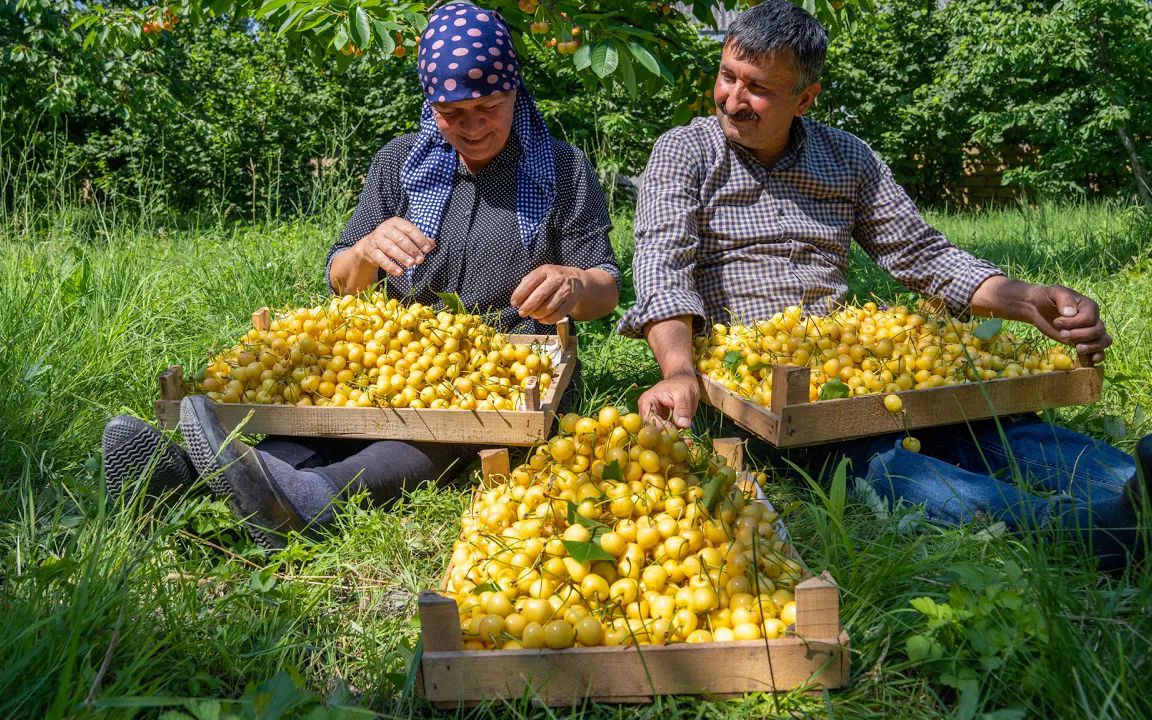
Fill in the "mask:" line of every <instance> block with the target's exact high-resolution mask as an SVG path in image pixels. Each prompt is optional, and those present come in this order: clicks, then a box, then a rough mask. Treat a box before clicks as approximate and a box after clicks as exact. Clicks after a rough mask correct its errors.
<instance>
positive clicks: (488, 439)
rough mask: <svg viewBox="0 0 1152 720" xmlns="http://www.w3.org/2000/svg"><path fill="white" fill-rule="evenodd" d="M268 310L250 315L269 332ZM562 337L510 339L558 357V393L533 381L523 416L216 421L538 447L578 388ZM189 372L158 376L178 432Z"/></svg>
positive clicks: (564, 329) (166, 416)
mask: <svg viewBox="0 0 1152 720" xmlns="http://www.w3.org/2000/svg"><path fill="white" fill-rule="evenodd" d="M268 323H269V316H268V308H262V309H261V310H258V311H257V312H255V313H253V314H252V325H253V327H255V328H257V329H266V328H267V327H268ZM556 332H557V334H556V335H508V336H507V337H508V341H509V342H513V343H518V344H537V345H542V346H543V348H544V349H546V350H547V351H548V352H549V353H551V354H552V357H553V361H554V363H555V365H554V371H553V376H552V377H553V382H552V385H551V386H550V387H549V388H548V389H547V390H545V391H544V393H543V396H541V394H540V392H539V390H538V389H537V387H536V384H535V378H532V379H530V380H529V383H528V384H527V387H525V389H524V409H523V410H450V409H435V410H433V409H413V408H381V407H368V408H361V407H315V406H311V407H300V406H296V405H258V404H253V403H216V405H215V410H216V414H217V415H218V416H219V417H220V420H221V422H222V423H223V424H224V425H225V426H226V427H227V428H228V429H229V430H231V429H233V428H235V427H237V426H239V425H241V424H243V428H244V432H248V433H256V434H264V435H292V436H314V437H335V438H355V439H372V440H385V439H386V440H412V441H418V442H445V443H464V444H478V445H533V444H535V443H536V442H539V441H540V440H542V439H544V438H545V437H547V436H548V433H549V431H550V430H551V427H552V419H553V417H554V416H555V414H556V406H557V404H558V403H559V401H560V398H561V397H562V396H563V394H564V390H565V389H566V388H567V387H568V383H569V382H571V380H572V372H573V370H574V369H575V365H576V337H575V335H573V334H571V332H570V330H569V324H568V319H567V318H565V319H563V320H561V321H560V322H559V323H557V324H556ZM184 395H185V390H184V380H183V369H182V368H181V367H180V366H179V365H174V366H172V367H170V368H168V369H167V370H165V371H164V372H162V373H161V374H160V399H159V400H157V401H156V418H157V420H158V421H159V423H160V425H161V426H163V427H165V428H168V429H172V428H175V427H176V426H177V424H178V423H179V421H180V400H181V399H182V398H183V397H184Z"/></svg>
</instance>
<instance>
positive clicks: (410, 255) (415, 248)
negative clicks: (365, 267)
mask: <svg viewBox="0 0 1152 720" xmlns="http://www.w3.org/2000/svg"><path fill="white" fill-rule="evenodd" d="M353 247H354V249H355V251H356V254H357V256H358V257H359V258H360V259H361V260H362V261H363V262H365V263H370V264H372V265H375V266H376V267H379V268H381V269H383V270H384V272H386V273H388V274H389V275H394V276H399V275H403V274H404V271H405V270H407V269H409V268H413V267H415V266H417V265H419V264H420V263H422V262H424V256H425V255H427V254H428V253H430V252H432V251H433V250H434V249H436V242H435V241H434V240H432V239H431V238H429V237H428V236H427V235H425V234H424V233H422V232H420V228H418V227H416V226H415V225H413V224H412V223H410V222H408V221H407V220H405V219H404V218H402V217H391V218H388V219H387V220H385V221H384V222H382V223H380V224H379V225H377V226H376V229H375V230H373V231H372V232H370V233H368V234H367V235H365V236H364V237H362V238H360V241H359V242H357V243H356V245H355V246H353Z"/></svg>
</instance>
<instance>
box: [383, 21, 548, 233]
mask: <svg viewBox="0 0 1152 720" xmlns="http://www.w3.org/2000/svg"><path fill="white" fill-rule="evenodd" d="M418 60H419V62H418V74H419V76H420V84H421V86H422V87H423V88H424V96H425V97H424V107H423V109H422V110H421V111H420V136H419V138H418V139H417V141H416V145H415V147H413V149H412V153H411V154H410V155H409V156H408V159H407V161H405V163H404V167H403V171H402V173H401V178H400V184H401V185H402V186H403V188H404V190H405V191H406V192H407V193H408V197H409V207H410V211H409V212H410V215H411V218H410V219H411V220H412V223H413V224H414V225H416V227H418V228H420V230H421V231H422V232H423V233H424V234H425V235H427V236H428V237H431V238H436V236H437V234H438V233H439V231H440V222H441V219H442V216H443V213H444V208H445V207H446V206H447V204H448V196H449V195H450V194H451V193H452V184H453V177H454V174H455V170H456V151H455V149H453V148H452V146H451V145H449V144H448V142H447V141H446V140H445V139H444V136H443V135H441V134H440V129H439V128H437V127H436V121H435V119H434V118H433V116H432V105H431V103H433V102H455V101H457V100H469V99H473V98H479V97H484V96H485V95H491V94H492V93H496V92H503V91H507V90H513V89H514V90H516V91H517V92H516V106H515V108H514V111H513V118H512V126H513V128H514V129H515V131H516V133H515V134H516V137H518V138H519V140H520V145H521V147H522V152H521V154H520V160H519V163H518V165H517V167H516V218H517V220H518V221H519V224H520V240H521V242H522V243H523V245H524V247H528V245H529V244H531V242H532V239H533V238H534V237H535V236H536V233H537V231H538V230H539V228H540V225H541V223H543V221H544V217H545V216H546V215H547V214H548V210H549V208H551V207H552V201H553V200H554V198H555V196H556V161H555V158H554V156H553V153H552V135H551V134H550V133H549V132H548V128H547V126H545V125H544V118H542V117H541V116H540V111H539V110H537V109H536V103H535V101H533V100H532V96H531V95H530V94H529V92H528V88H526V87H525V86H524V81H523V80H522V79H521V77H520V73H519V68H518V65H519V60H518V59H517V57H516V50H515V49H513V47H512V35H511V33H510V32H509V30H508V26H507V25H505V24H504V20H503V19H502V18H501V17H500V16H499V15H498V14H496V13H495V12H492V11H491V10H485V9H484V8H480V7H477V6H475V5H471V4H468V3H460V2H456V3H451V4H449V5H445V6H444V7H442V8H440V9H438V10H436V12H434V13H433V14H432V16H431V17H430V18H429V19H428V27H427V29H426V30H425V31H424V35H423V36H422V37H421V38H420V54H419V58H418Z"/></svg>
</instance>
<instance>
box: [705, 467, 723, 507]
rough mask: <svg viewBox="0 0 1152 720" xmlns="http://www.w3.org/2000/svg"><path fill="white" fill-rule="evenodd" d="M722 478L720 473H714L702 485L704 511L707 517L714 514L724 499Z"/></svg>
mask: <svg viewBox="0 0 1152 720" xmlns="http://www.w3.org/2000/svg"><path fill="white" fill-rule="evenodd" d="M725 489H726V488H725V483H724V477H723V476H722V475H721V474H720V473H716V474H715V475H713V476H712V477H710V478H708V482H707V483H705V484H704V497H703V498H702V499H703V502H704V509H705V510H707V511H708V514H709V515H713V514H715V512H716V508H717V507H718V506H719V505H720V501H721V500H723V499H724V490H725Z"/></svg>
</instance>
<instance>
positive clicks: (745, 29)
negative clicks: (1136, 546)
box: [620, 0, 1152, 555]
mask: <svg viewBox="0 0 1152 720" xmlns="http://www.w3.org/2000/svg"><path fill="white" fill-rule="evenodd" d="M826 50H827V35H826V33H825V31H824V29H823V27H821V26H820V24H819V22H817V21H816V19H815V18H813V17H812V16H811V15H810V14H808V13H807V12H805V11H804V10H801V9H799V8H797V7H795V6H794V5H792V4H790V3H788V2H785V0H766V2H763V3H761V4H759V5H757V6H755V7H753V8H752V9H750V10H748V11H747V12H745V13H744V14H742V15H741V16H740V17H738V18H737V19H736V21H735V22H734V23H733V24H732V26H731V27H730V28H729V30H728V34H727V37H726V38H725V43H724V48H723V53H722V56H721V62H720V70H719V73H718V75H717V78H716V84H715V88H714V96H715V102H716V116H715V117H708V118H697V119H696V120H694V121H693V122H692V123H691V124H690V125H688V126H685V127H679V128H676V129H673V130H671V131H669V132H667V133H665V134H664V135H663V136H662V137H661V138H660V139H659V140H658V141H657V143H656V145H655V147H654V149H653V152H652V157H651V159H650V160H649V163H648V168H647V170H646V172H645V175H644V181H643V186H642V189H641V192H640V197H639V202H638V205H637V211H636V220H635V238H636V255H635V259H634V274H635V284H636V292H637V301H636V304H635V306H634V307H632V308H631V309H630V310H629V311H628V313H627V314H626V315H625V316H624V318H623V319H622V320H621V322H620V332H621V333H623V334H626V335H632V336H639V335H643V336H644V337H645V338H646V339H647V340H648V344H649V345H650V346H651V348H652V352H653V354H654V355H655V356H656V359H657V361H658V363H659V365H660V369H661V372H662V374H663V378H664V379H663V380H661V381H660V382H659V383H657V384H656V385H655V386H653V387H652V388H651V389H650V390H648V391H647V392H646V393H644V394H643V395H642V396H641V398H640V403H639V409H640V412H641V413H642V414H643V415H645V416H655V417H659V418H662V419H665V420H666V421H669V422H671V423H673V424H675V425H676V426H678V427H682V428H684V427H688V426H689V424H690V423H691V420H692V416H693V415H694V413H695V411H696V408H697V404H698V402H699V385H698V383H697V380H696V376H695V372H694V367H693V361H692V336H693V333H694V332H701V331H704V330H705V329H706V328H707V327H708V326H710V325H711V323H713V322H718V321H728V320H729V319H730V318H731V317H733V316H734V317H736V318H739V319H743V320H758V319H763V318H768V317H770V316H771V315H772V314H774V313H776V312H779V311H781V310H783V309H784V308H785V307H787V306H790V305H801V306H803V308H804V309H805V311H807V312H811V313H815V314H825V313H827V312H828V311H829V308H830V306H833V305H836V304H839V303H843V302H844V301H845V299H846V296H847V291H848V288H847V283H846V276H847V271H848V258H849V247H850V243H851V242H852V241H853V240H854V241H856V242H857V243H859V244H860V246H861V247H862V248H863V249H864V250H865V251H866V252H867V253H868V254H869V255H870V256H871V257H872V258H873V259H875V260H876V261H877V262H878V263H879V265H880V266H881V267H883V268H884V269H886V270H887V271H888V272H889V273H891V274H892V275H893V276H894V277H895V278H896V279H897V280H898V281H899V282H900V283H902V284H903V285H905V286H907V287H909V288H911V289H913V290H916V291H918V292H921V293H923V294H925V295H929V296H933V297H937V298H940V299H941V300H943V301H944V302H945V303H946V304H947V305H948V307H949V308H950V309H951V310H952V311H954V312H960V311H966V310H970V311H971V312H973V313H975V314H977V315H994V316H996V317H1001V318H1008V319H1012V320H1021V321H1024V322H1028V323H1031V324H1033V325H1035V326H1036V327H1037V328H1039V329H1040V330H1041V331H1042V332H1043V333H1044V334H1046V335H1048V336H1049V337H1051V338H1054V339H1056V340H1058V341H1060V342H1064V343H1067V344H1069V345H1074V346H1075V348H1076V351H1077V353H1078V354H1079V356H1080V359H1081V361H1082V362H1084V363H1086V364H1089V365H1091V364H1094V363H1099V362H1101V361H1103V359H1104V350H1105V349H1106V348H1107V347H1108V346H1109V345H1110V344H1111V342H1112V340H1111V338H1110V337H1109V335H1108V333H1107V331H1106V330H1105V328H1104V324H1103V322H1102V321H1101V319H1100V313H1099V309H1098V307H1097V305H1096V303H1095V302H1094V301H1093V300H1092V299H1091V298H1088V297H1086V296H1084V295H1082V294H1080V293H1078V292H1076V291H1074V290H1071V289H1069V288H1067V287H1064V286H1061V285H1049V286H1038V285H1032V284H1030V283H1026V282H1021V281H1019V280H1014V279H1012V278H1009V277H1007V276H1006V275H1005V274H1004V273H1002V272H1001V271H1000V270H999V269H997V268H996V267H995V266H994V265H992V264H991V263H988V262H986V261H983V260H980V259H977V258H975V257H973V256H971V255H970V254H968V253H966V252H964V251H962V250H960V249H959V248H957V247H955V246H953V245H952V244H951V243H949V242H948V240H947V239H946V238H944V236H943V235H941V234H940V233H939V232H938V231H937V230H935V229H934V228H932V227H931V226H929V225H928V224H927V223H926V222H925V221H924V220H923V218H922V217H921V216H920V214H919V213H918V212H917V210H916V207H915V206H914V205H913V203H912V202H911V200H910V199H909V198H908V196H907V194H906V193H905V192H904V191H903V189H902V188H900V187H899V186H898V185H897V184H896V183H895V181H894V180H893V179H892V175H891V172H890V171H889V169H888V168H887V166H886V165H885V164H884V162H883V161H882V160H880V158H879V157H878V156H877V155H876V154H875V153H874V152H872V150H871V149H870V148H869V147H868V146H867V145H865V144H864V143H863V142H862V141H860V140H859V139H857V138H856V137H854V136H852V135H850V134H848V133H846V132H842V131H839V130H835V129H833V128H830V127H827V126H825V125H822V124H820V123H818V122H815V121H812V120H810V119H808V118H805V117H804V114H805V113H806V112H807V110H808V109H809V108H810V107H811V106H812V103H813V102H814V101H815V100H816V97H817V96H818V95H819V93H820V82H819V78H820V73H821V71H822V69H823V66H824V59H825V54H826ZM1003 424H1004V426H1005V432H1006V436H1007V438H1008V441H1009V443H1008V444H1009V446H1010V448H1011V450H1010V451H1008V450H1006V449H1005V448H1004V447H1002V446H1001V444H1000V433H999V431H998V430H997V429H996V427H995V426H994V425H992V426H988V425H987V424H985V425H981V424H975V425H973V426H972V427H959V428H949V429H947V430H944V431H939V432H936V433H932V434H930V435H931V436H932V437H931V438H928V439H926V440H925V442H924V455H916V454H914V453H910V452H907V451H905V450H903V449H902V448H900V447H894V445H895V444H896V443H895V441H894V438H891V437H889V438H883V439H881V440H880V441H877V440H875V439H873V440H870V441H864V442H857V443H846V444H845V445H844V446H842V447H841V448H840V450H842V451H843V452H844V453H845V454H847V455H849V456H850V457H853V458H855V459H856V461H857V467H858V468H859V464H860V463H863V462H866V463H868V477H867V479H868V480H869V481H871V482H872V484H873V485H874V487H875V488H876V490H877V492H879V493H880V494H881V495H882V496H885V497H887V498H888V499H890V500H892V501H895V500H897V499H900V498H902V499H904V500H907V501H911V502H916V503H924V504H925V505H926V507H927V510H928V513H929V515H930V516H931V517H933V518H934V519H936V520H938V521H942V522H949V523H954V524H960V523H965V522H968V521H970V520H972V519H973V518H974V517H976V516H977V515H978V514H983V513H987V514H991V515H995V516H999V517H1003V518H1005V519H1006V520H1007V521H1009V522H1010V523H1012V524H1014V525H1015V526H1017V527H1019V526H1022V525H1025V524H1045V523H1054V522H1057V520H1058V519H1059V522H1064V523H1075V524H1076V525H1077V526H1078V527H1079V526H1083V525H1085V524H1093V525H1094V526H1097V527H1099V526H1108V527H1126V528H1131V527H1132V526H1133V525H1134V523H1135V516H1134V514H1133V502H1135V501H1138V500H1139V501H1143V494H1144V492H1145V491H1144V488H1143V486H1142V484H1141V481H1140V480H1139V477H1138V476H1139V474H1140V472H1141V471H1138V470H1137V468H1136V463H1134V462H1133V460H1132V458H1130V457H1129V456H1127V455H1126V454H1124V453H1122V452H1120V451H1118V450H1116V449H1114V448H1111V447H1108V446H1107V445H1104V444H1102V443H1098V442H1096V441H1094V440H1092V439H1090V438H1087V437H1085V436H1082V435H1079V434H1077V433H1073V432H1071V431H1068V430H1064V429H1061V428H1055V427H1052V426H1049V425H1045V424H1043V423H1040V422H1039V421H1038V420H1037V419H1035V418H1023V419H1010V420H1005V421H1003ZM929 440H930V441H929ZM878 442H879V443H880V444H879V445H878ZM878 451H879V452H878ZM1010 454H1014V455H1015V456H1016V459H1017V461H1020V465H1019V466H1022V467H1026V468H1027V469H1028V470H1029V474H1030V475H1031V476H1032V479H1033V480H1035V481H1037V482H1038V483H1039V484H1041V485H1042V486H1044V489H1045V490H1046V491H1049V492H1047V493H1045V495H1043V496H1041V495H1037V494H1033V493H1030V492H1028V491H1027V489H1026V488H1023V487H1019V486H1017V485H1015V484H1012V483H1010V482H1004V481H1002V480H999V479H997V478H995V477H993V475H994V474H995V473H998V472H1000V471H1002V470H1004V469H1005V468H1006V467H1008V466H1010V465H1013V463H1011V462H1010V461H1007V460H1005V461H1001V462H998V461H996V460H994V459H992V460H990V458H993V457H1004V458H1007V456H1009V455H1010ZM1139 454H1140V457H1141V458H1142V462H1143V465H1144V469H1143V471H1142V472H1144V473H1145V474H1147V470H1148V466H1149V457H1150V456H1152V441H1150V439H1149V438H1145V439H1144V441H1142V442H1141V444H1140V453H1139ZM958 466H959V467H958ZM1001 474H1002V473H1001ZM1070 478H1071V484H1070ZM1052 493H1055V499H1053V496H1052ZM1089 539H1090V540H1091V541H1092V542H1094V543H1096V544H1097V546H1098V547H1099V546H1100V545H1101V544H1109V543H1110V545H1109V547H1111V548H1112V550H1111V551H1109V550H1107V549H1103V550H1101V552H1105V553H1107V552H1113V554H1114V555H1115V554H1116V553H1119V552H1120V551H1121V550H1122V548H1118V547H1117V542H1119V545H1124V544H1125V543H1128V542H1130V541H1132V540H1134V538H1133V537H1132V536H1131V533H1129V535H1128V536H1125V537H1124V538H1122V539H1121V540H1119V541H1117V540H1116V538H1115V537H1114V534H1113V535H1110V536H1109V537H1108V538H1103V537H1096V536H1093V537H1089Z"/></svg>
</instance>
